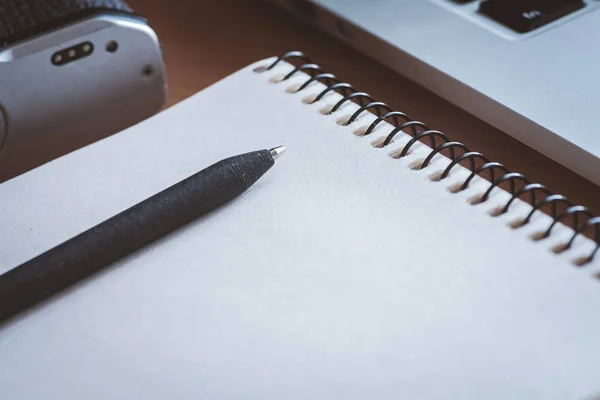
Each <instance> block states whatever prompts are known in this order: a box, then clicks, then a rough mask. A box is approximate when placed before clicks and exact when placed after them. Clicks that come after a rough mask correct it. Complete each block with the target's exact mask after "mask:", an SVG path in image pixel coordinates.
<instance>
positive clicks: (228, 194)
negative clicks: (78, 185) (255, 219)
mask: <svg viewBox="0 0 600 400" xmlns="http://www.w3.org/2000/svg"><path fill="white" fill-rule="evenodd" d="M273 164H274V159H273V157H272V155H271V153H270V152H269V150H261V151H255V152H251V153H246V154H241V155H239V156H234V157H231V158H227V159H225V160H222V161H219V162H217V163H215V164H213V165H211V166H210V167H208V168H206V169H204V170H202V171H200V172H198V173H196V174H194V175H192V176H190V177H189V178H187V179H185V180H183V181H181V182H179V183H177V184H175V185H173V186H171V187H169V188H167V189H165V190H163V191H162V192H160V193H157V194H156V195H154V196H152V197H150V198H148V199H146V200H144V201H142V202H141V203H138V204H136V205H134V206H133V207H131V208H129V209H127V210H125V211H123V212H121V213H120V214H117V215H116V216H114V217H112V218H110V219H108V220H106V221H104V222H102V223H100V224H99V225H96V226H95V227H93V228H91V229H89V230H87V231H85V232H83V233H81V234H79V235H77V236H75V237H73V238H72V239H70V240H68V241H66V242H64V243H62V244H60V245H58V246H56V247H54V248H52V249H51V250H48V251H47V252H45V253H43V254H41V255H39V256H38V257H36V258H34V259H32V260H30V261H28V262H26V263H24V264H21V265H20V266H18V267H16V268H13V269H11V270H9V271H7V272H6V273H4V274H2V275H0V322H2V321H5V320H6V319H8V318H10V317H11V316H13V315H15V314H17V313H19V312H21V311H23V310H24V309H26V308H28V307H31V306H33V305H34V304H36V303H39V302H41V301H43V300H44V299H46V298H48V297H49V296H51V295H53V294H55V293H56V292H58V291H60V290H62V289H64V288H66V287H68V286H70V285H72V284H74V283H76V282H77V281H80V280H82V279H84V278H86V277H88V276H90V275H92V274H94V273H96V272H98V271H100V270H101V269H103V268H105V267H107V266H109V265H110V264H112V263H114V262H115V261H117V260H119V259H121V258H123V257H125V256H127V255H129V254H131V253H132V252H134V251H136V250H138V249H140V248H142V247H143V246H145V245H147V244H149V243H151V242H153V241H155V240H157V239H159V238H161V237H163V236H164V235H166V234H168V233H169V232H172V231H174V230H175V229H177V228H179V227H181V226H183V225H185V224H187V223H188V222H190V221H192V220H194V219H196V218H198V217H200V216H202V215H204V214H206V213H208V212H209V211H211V210H213V209H215V208H217V207H219V206H221V205H223V204H224V203H227V202H228V201H230V200H233V199H234V198H235V197H237V196H239V195H240V194H242V193H243V192H244V191H246V189H248V188H249V187H250V186H252V185H253V184H254V183H255V182H256V181H257V180H258V179H259V178H260V177H261V176H262V175H263V174H264V173H265V172H267V171H268V170H269V169H270V168H271V166H273Z"/></svg>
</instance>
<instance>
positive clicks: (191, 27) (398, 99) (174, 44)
mask: <svg viewBox="0 0 600 400" xmlns="http://www.w3.org/2000/svg"><path fill="white" fill-rule="evenodd" d="M128 3H129V4H130V5H131V6H132V7H133V8H134V9H135V10H136V11H137V12H139V13H140V14H142V15H144V16H146V17H147V18H148V19H149V21H150V23H151V24H152V26H153V27H154V28H155V29H156V31H157V33H158V35H159V38H160V39H161V41H162V44H163V47H164V53H165V58H166V64H167V71H168V75H169V84H170V93H169V97H168V105H173V104H175V103H177V102H178V101H180V100H182V99H184V98H186V97H188V96H190V95H192V94H194V93H196V92H197V91H199V90H201V89H203V88H205V87H206V86H208V85H210V84H212V83H214V82H216V81H218V80H219V79H221V78H223V77H225V76H227V75H229V74H230V73H232V72H235V71H236V70H238V69H240V68H242V67H244V66H246V65H247V64H250V63H252V62H254V61H257V60H259V59H262V58H267V57H271V56H275V55H280V54H283V53H284V52H286V51H288V50H302V51H303V52H305V53H307V54H308V55H309V56H310V57H311V59H313V60H316V61H317V62H318V63H319V64H320V65H321V66H323V67H324V68H325V70H327V71H330V72H332V73H335V74H337V75H338V76H339V77H341V78H342V79H344V80H345V81H347V82H350V83H352V84H353V85H354V87H357V88H359V89H360V90H362V91H365V92H368V93H370V94H371V95H373V96H374V97H375V98H377V99H378V100H381V101H385V102H386V103H388V104H389V105H390V106H391V107H392V108H393V109H395V110H401V111H404V112H406V113H407V114H408V115H410V116H411V117H413V118H416V119H418V120H420V121H424V122H425V123H427V125H428V126H430V127H432V128H433V129H439V130H441V131H443V132H445V133H446V134H448V136H449V137H450V138H452V140H456V141H460V142H463V143H465V144H466V145H467V146H469V148H471V149H473V151H480V152H482V153H483V154H485V155H486V156H487V157H488V158H490V159H491V160H495V161H500V162H502V163H504V164H505V165H506V166H507V167H508V168H509V169H510V170H512V171H518V172H521V173H523V174H525V176H527V177H528V178H529V179H530V180H532V181H534V182H540V183H543V184H545V185H546V186H548V187H549V188H550V189H551V190H553V191H555V192H557V193H561V194H564V195H565V196H568V197H569V199H570V200H572V201H573V202H575V203H577V204H582V205H586V206H588V207H590V208H591V209H592V210H593V211H594V212H595V213H596V214H600V187H598V186H596V185H594V184H593V183H591V182H589V181H587V180H586V179H584V178H582V177H580V176H578V175H577V174H575V173H574V172H571V171H569V170H567V169H566V168H564V167H562V166H561V165H559V164H557V163H555V162H554V161H552V160H550V159H548V158H547V157H545V156H543V155H541V154H539V153H537V152H536V151H534V150H532V149H531V148H529V147H527V146H525V145H523V144H521V143H520V142H518V141H517V140H515V139H513V138H511V137H510V136H508V135H505V134H503V133H502V132H500V131H498V130H497V129H495V128H493V127H491V126H490V125H488V124H487V123H485V122H483V121H481V120H479V119H477V118H476V117H474V116H472V115H470V114H468V113H467V112H465V111H463V110H461V109H459V108H458V107H456V106H453V105H452V104H450V103H448V102H447V101H445V100H443V99H441V98H439V97H437V96H436V95H435V94H433V93H431V92H429V91H427V90H425V89H423V88H421V87H419V86H418V85H416V84H414V83H412V82H411V81H408V80H407V79H405V78H403V77H401V76H399V75H398V74H397V73H395V72H393V71H391V70H389V69H387V68H385V67H383V66H381V65H379V64H378V63H377V62H375V61H373V60H371V59H369V58H367V57H366V56H363V55H362V54H361V53H359V52H357V51H355V50H353V49H352V48H350V47H348V46H347V45H345V44H343V43H342V42H340V41H338V40H336V39H334V38H332V37H330V36H328V35H326V34H324V33H322V32H320V31H318V30H317V29H316V28H314V27H312V26H309V25H306V24H304V23H303V22H300V21H298V20H297V19H295V18H294V17H293V16H291V15H289V14H287V13H285V12H284V11H282V10H280V9H278V8H277V7H275V6H273V5H271V4H269V3H266V2H263V1H259V0H254V1H249V0H214V1H211V0H176V1H164V0H129V1H128Z"/></svg>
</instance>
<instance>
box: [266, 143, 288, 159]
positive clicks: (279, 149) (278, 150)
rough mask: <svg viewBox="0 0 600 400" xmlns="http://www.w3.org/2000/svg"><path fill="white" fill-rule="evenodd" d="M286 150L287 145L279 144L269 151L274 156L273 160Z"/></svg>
mask: <svg viewBox="0 0 600 400" xmlns="http://www.w3.org/2000/svg"><path fill="white" fill-rule="evenodd" d="M284 151H285V146H277V147H274V148H272V149H270V150H269V153H271V157H273V160H277V159H278V158H279V157H280V156H281V155H282V154H283V152H284Z"/></svg>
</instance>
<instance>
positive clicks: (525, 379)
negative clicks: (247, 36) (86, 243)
mask: <svg viewBox="0 0 600 400" xmlns="http://www.w3.org/2000/svg"><path fill="white" fill-rule="evenodd" d="M361 105H362V107H361ZM390 113H391V114H390ZM432 129H433V128H431V127H427V126H425V125H423V124H421V123H417V122H414V121H412V120H411V119H410V118H409V117H408V116H406V115H404V114H402V113H400V112H397V113H395V112H394V111H393V110H390V109H389V107H388V106H387V105H385V104H384V103H380V102H378V101H376V99H372V98H370V96H368V95H366V94H364V93H362V92H359V91H357V90H356V89H354V88H352V87H351V86H350V85H348V84H346V83H344V82H343V81H340V80H339V79H338V78H336V77H335V76H333V75H331V74H328V73H326V72H323V70H322V69H321V68H319V67H316V66H315V65H314V64H310V63H309V62H308V61H307V60H306V59H305V58H304V57H303V56H302V55H301V54H298V53H294V52H293V53H290V54H287V55H286V56H285V57H280V58H272V59H267V60H263V61H259V62H257V63H255V64H253V65H250V66H248V67H246V68H244V69H242V70H241V71H239V72H237V73H235V74H233V75H231V76H229V77H227V78H226V79H224V80H223V81H221V82H218V83H216V84H215V85H213V86H211V87H209V88H208V89H206V90H204V91H202V92H201V93H199V94H197V95H195V96H193V97H191V98H189V99H187V100H185V101H183V102H181V103H180V104H178V105H176V106H174V107H172V108H171V109H169V110H167V111H165V112H163V113H161V114H159V115H157V116H155V117H153V118H151V119H149V120H147V121H145V122H142V123H140V124H138V125H137V126H134V127H132V128H130V129H128V130H126V131H124V132H122V133H120V134H118V135H115V136H113V137H110V138H107V139H105V140H102V141H100V142H98V143H96V144H93V145H91V146H88V147H86V148H83V149H81V150H78V151H76V152H74V153H71V154H69V155H67V156H64V157H62V158H60V159H58V160H55V161H53V162H51V163H49V164H46V165H44V166H42V167H40V168H38V169H36V170H33V171H31V172H29V173H27V174H25V175H22V176H20V177H18V178H16V179H13V180H11V181H8V182H6V183H3V184H2V185H0V198H2V211H1V212H0V243H2V246H0V273H1V272H4V271H6V270H8V269H10V268H12V267H14V266H16V265H19V264H20V263H22V262H24V261H26V260H28V259H30V258H32V257H34V256H36V255H38V254H40V253H41V252H43V251H45V250H47V249H49V248H51V247H53V246H55V245H57V244H58V243H60V242H62V241H64V240H66V239H68V238H70V237H72V236H74V235H76V234H78V233H80V232H82V231H84V230H85V229H87V228H89V227H90V226H92V225H94V224H97V223H99V222H101V221H102V220H104V219H106V218H108V217H110V216H112V215H114V214H116V213H118V212H120V211H122V210H124V209H126V208H128V207H130V206H131V205H133V204H135V203H137V202H139V201H141V200H143V199H144V198H147V197H149V196H150V195H152V194H154V193H156V192H158V191H160V190H162V189H164V188H166V187H168V186H170V185H171V184H173V183H175V182H177V181H179V180H181V179H183V178H185V177H187V176H189V175H191V174H192V173H194V172H196V171H198V170H200V169H202V168H203V167H205V166H207V165H209V164H211V163H213V162H215V161H217V160H219V159H222V158H224V157H227V156H230V155H233V154H236V153H242V152H246V151H251V150H255V149H263V148H270V147H274V146H277V145H281V144H284V145H286V146H287V148H288V152H287V153H286V154H285V156H284V157H282V158H281V159H280V160H278V163H277V165H276V167H274V168H273V169H272V170H271V171H269V173H268V174H267V175H265V176H264V177H263V178H262V179H261V180H260V181H259V182H258V183H257V184H256V185H255V186H254V187H252V188H251V189H250V190H249V191H248V192H246V194H245V195H244V196H242V197H241V198H238V199H237V200H235V201H234V202H232V203H230V204H229V205H227V206H226V207H223V208H221V209H219V210H218V211H216V212H214V213H212V214H210V215H209V216H207V217H205V218H202V219H201V220H198V221H196V222H194V223H192V224H190V225H188V226H186V227H185V228H184V229H181V230H179V231H177V232H176V233H174V234H172V235H170V236H168V237H166V238H164V239H163V240H161V241H159V242H158V243H156V244H154V245H152V246H150V247H148V248H146V249H144V250H143V251H140V252H138V253H136V254H134V255H132V256H130V257H128V258H127V259H124V260H122V261H120V262H118V263H117V264H116V265H114V267H112V268H110V269H109V270H106V271H105V272H103V273H100V274H98V275H97V276H95V277H93V278H91V279H88V280H87V281H85V282H84V283H82V284H80V285H77V286H76V287H75V288H73V289H72V290H69V291H67V292H64V293H62V294H61V295H60V296H58V297H56V298H54V299H52V300H51V301H48V302H46V303H45V304H43V305H41V306H40V307H37V308H35V309H33V310H31V311H30V312H28V313H26V314H25V315H22V316H20V317H19V318H18V319H15V320H13V321H11V322H10V323H9V324H6V325H4V326H1V327H0V397H1V398H3V399H37V398H60V399H82V398H85V399H107V398H110V399H131V398H140V399H142V398H143V399H164V398H171V399H303V400H305V399H375V398H377V399H399V398H402V399H446V398H460V399H508V398H522V399H592V398H598V397H599V396H600V374H599V373H598V366H599V365H600V318H599V317H598V316H599V311H598V309H599V305H600V280H599V279H598V277H597V276H598V275H597V274H598V272H599V271H600V263H599V260H597V258H594V259H592V260H589V258H590V255H592V254H594V252H595V249H596V248H597V245H596V244H595V242H594V241H592V240H589V239H587V238H586V236H585V235H584V233H585V232H592V233H593V232H594V229H595V227H596V226H597V225H596V223H597V220H596V219H594V218H593V217H592V216H591V215H590V214H589V213H587V211H586V209H584V208H581V207H576V206H574V207H570V208H568V210H567V211H566V212H565V211H564V207H559V205H562V203H564V202H565V199H564V198H562V197H560V196H557V195H551V194H550V193H548V192H547V191H546V190H545V189H544V188H543V187H542V186H541V185H535V184H533V183H528V182H524V181H523V179H524V178H523V177H522V176H521V175H519V174H514V173H511V172H510V171H506V170H504V169H503V167H502V166H501V165H499V164H491V165H490V164H489V163H492V162H493V161H490V160H487V159H486V158H484V157H483V156H482V155H478V154H476V153H473V152H471V151H470V150H469V149H467V148H466V147H464V146H463V145H461V144H459V143H455V142H452V141H451V140H452V139H451V138H447V137H446V136H445V135H443V134H442V133H441V132H438V131H433V130H432ZM415 137H417V138H418V139H419V140H413V138H415ZM452 150H453V151H452ZM451 160H455V161H456V162H452V161H451ZM421 167H423V168H421ZM490 170H493V171H494V173H495V175H494V177H493V179H492V181H493V182H494V184H491V183H490V182H489V181H488V180H486V179H483V178H482V177H480V175H481V176H483V175H486V174H487V173H489V172H490ZM501 182H513V183H514V186H512V187H511V186H510V185H509V186H507V188H508V189H507V190H508V191H505V190H503V189H500V188H499V186H503V187H504V184H501ZM527 184H528V185H529V186H526V187H525V189H524V190H523V188H524V185H527ZM531 185H533V186H531ZM461 189H463V190H461ZM521 191H522V192H523V193H519V192H521ZM511 193H512V194H511ZM532 193H534V194H535V196H531V194H532ZM513 194H514V195H518V196H513ZM549 196H553V197H549ZM513 197H517V198H514V199H513ZM521 198H522V199H523V200H521ZM511 199H512V200H511ZM532 204H533V206H532ZM507 205H508V207H507ZM553 206H556V207H555V208H553ZM542 209H543V210H546V211H547V212H546V213H544V212H542V211H540V210H542ZM502 211H505V212H502ZM525 220H527V223H525V224H523V222H524V221H525ZM555 220H558V221H559V222H558V223H553V221H555ZM547 232H549V234H548V235H546V233H547ZM573 237H574V238H575V239H574V240H573V241H572V243H571V245H570V246H569V248H568V249H565V244H566V243H569V242H570V241H571V238H573ZM560 250H563V251H560ZM587 261H589V262H587ZM578 264H579V265H578Z"/></svg>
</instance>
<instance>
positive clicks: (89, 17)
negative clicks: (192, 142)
mask: <svg viewBox="0 0 600 400" xmlns="http://www.w3.org/2000/svg"><path fill="white" fill-rule="evenodd" d="M62 3H64V6H60V7H58V6H57V5H60V4H62ZM23 14H26V15H23ZM165 93H166V74H165V69H164V63H163V58H162V52H161V48H160V45H159V42H158V38H157V36H156V34H155V32H154V31H153V30H152V28H150V26H149V25H148V23H147V22H146V20H145V19H143V18H142V17H140V16H137V15H135V14H133V12H132V11H131V9H129V8H128V7H127V5H126V4H125V3H123V2H121V1H117V0H105V1H89V0H78V1H73V0H63V1H60V0H59V1H57V0H31V1H28V2H23V1H15V0H0V182H2V181H5V180H7V179H10V178H12V177H14V176H16V175H18V174H21V173H23V172H26V171H28V170H30V169H32V168H35V167H37V166H39V165H41V164H43V163H45V162H48V161H50V160H52V159H54V158H56V157H59V156H61V155H63V154H66V153H68V152H70V151H73V150H75V149H77V148H80V147H82V146H85V145H87V144H89V143H92V142H94V141H96V140H99V139H101V138H104V137H106V136H109V135H111V134H113V133H116V132H119V131H120V130H123V129H125V128H127V127H129V126H131V125H133V124H135V123H137V122H139V121H141V120H143V119H145V118H147V117H149V116H151V115H153V114H154V113H156V112H157V111H159V110H160V109H161V107H162V105H163V103H164V100H165Z"/></svg>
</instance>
